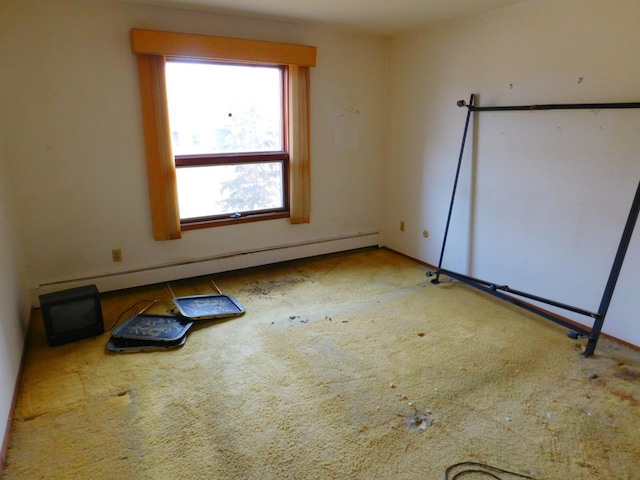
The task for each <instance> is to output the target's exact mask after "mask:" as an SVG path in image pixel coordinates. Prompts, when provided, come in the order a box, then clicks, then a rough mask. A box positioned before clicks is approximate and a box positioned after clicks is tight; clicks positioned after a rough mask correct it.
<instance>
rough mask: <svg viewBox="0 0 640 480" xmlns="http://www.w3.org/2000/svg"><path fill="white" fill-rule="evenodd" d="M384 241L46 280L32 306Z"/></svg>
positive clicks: (367, 237)
mask: <svg viewBox="0 0 640 480" xmlns="http://www.w3.org/2000/svg"><path fill="white" fill-rule="evenodd" d="M381 241H382V235H381V232H380V231H375V232H365V233H356V234H351V235H344V236H340V237H329V238H322V239H315V240H309V241H305V242H298V243H291V244H285V245H273V246H267V247H263V248H259V249H254V250H249V251H238V252H229V253H224V254H220V255H214V256H211V257H205V258H193V259H188V260H182V261H177V262H171V263H167V264H162V265H150V266H148V267H142V268H137V269H132V270H125V271H121V272H114V273H106V274H103V275H95V276H88V277H83V278H73V279H66V280H61V281H56V282H50V283H43V284H40V285H39V286H38V287H37V288H33V289H30V291H29V293H30V300H31V304H32V305H33V306H35V307H38V306H39V305H40V301H39V298H38V297H39V296H40V295H42V294H45V293H50V292H55V291H59V290H65V289H67V288H73V287H78V286H82V285H96V286H97V287H98V290H99V291H100V292H109V291H113V290H121V289H124V288H132V287H139V286H142V285H151V284H154V283H161V282H168V281H173V280H179V279H182V278H189V277H198V276H202V275H210V274H215V273H221V272H228V271H231V270H239V269H243V268H249V267H257V266H262V265H268V264H271V263H278V262H285V261H288V260H296V259H299V258H306V257H313V256H316V255H325V254H328V253H337V252H342V251H347V250H355V249H358V248H365V247H371V246H379V247H381V246H382V244H381Z"/></svg>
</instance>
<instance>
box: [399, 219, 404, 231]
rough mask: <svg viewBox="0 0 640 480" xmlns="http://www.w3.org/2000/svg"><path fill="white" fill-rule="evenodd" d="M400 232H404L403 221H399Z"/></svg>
mask: <svg viewBox="0 0 640 480" xmlns="http://www.w3.org/2000/svg"><path fill="white" fill-rule="evenodd" d="M400 231H401V232H404V220H401V221H400Z"/></svg>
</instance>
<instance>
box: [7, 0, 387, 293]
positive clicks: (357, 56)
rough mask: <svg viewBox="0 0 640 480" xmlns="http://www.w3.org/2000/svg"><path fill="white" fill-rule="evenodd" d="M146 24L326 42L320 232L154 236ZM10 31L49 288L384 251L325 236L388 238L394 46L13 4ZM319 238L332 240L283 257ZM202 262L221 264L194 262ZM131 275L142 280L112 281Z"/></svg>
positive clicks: (99, 7) (60, 1) (36, 275)
mask: <svg viewBox="0 0 640 480" xmlns="http://www.w3.org/2000/svg"><path fill="white" fill-rule="evenodd" d="M134 27H137V28H149V29H158V30H168V31H183V32H189V33H201V34H211V35H219V36H230V37H238V38H251V39H257V40H267V41H276V42H288V43H299V44H307V45H315V46H317V47H318V63H317V67H316V68H314V69H313V71H312V74H311V75H312V77H311V82H312V87H311V88H312V96H311V108H312V131H311V136H312V137H311V138H312V140H311V141H312V147H311V155H312V213H311V215H312V222H311V224H309V225H290V224H289V223H288V220H274V221H268V222H258V223H248V224H243V225H238V226H227V227H220V228H214V229H205V230H197V231H189V232H185V233H184V236H183V238H182V239H181V240H177V241H171V242H155V241H154V240H153V238H152V232H151V224H150V214H149V203H148V194H147V184H146V176H145V175H146V171H145V157H144V145H143V138H142V125H141V115H140V106H139V93H138V84H137V70H136V62H135V57H134V55H133V54H132V53H131V49H130V44H129V31H130V29H131V28H134ZM0 31H1V32H2V33H0V38H1V39H2V45H3V49H2V51H1V53H0V61H1V62H2V63H3V64H4V65H6V66H7V72H6V77H5V78H4V79H3V80H2V81H3V83H4V86H3V93H2V99H1V100H2V105H3V111H4V115H3V119H2V124H1V125H2V128H3V129H4V130H5V132H6V154H7V157H8V158H11V159H12V162H11V165H10V169H9V172H8V175H9V177H10V178H11V181H12V183H13V184H14V185H15V186H16V192H17V195H16V197H17V204H16V207H17V208H18V209H19V211H20V215H19V227H20V229H21V231H22V233H23V239H24V249H25V253H26V258H27V260H28V276H29V280H30V284H31V287H32V288H33V289H34V291H35V292H37V293H42V292H43V291H44V290H45V289H44V288H41V289H39V286H40V285H43V284H50V283H54V285H50V286H49V289H55V288H57V289H60V288H61V287H62V286H65V285H68V284H56V283H55V282H64V281H67V280H77V279H84V280H81V281H80V283H87V281H95V283H98V285H99V287H100V289H101V290H103V291H104V290H105V289H111V288H122V287H126V286H130V285H132V284H140V283H150V282H153V281H164V280H167V279H170V278H176V277H186V276H191V275H199V274H205V273H211V272H215V271H218V270H224V269H230V268H240V267H245V266H249V265H251V264H259V263H269V262H275V261H280V260H283V259H286V258H289V257H295V256H304V255H311V254H318V253H325V252H326V251H334V250H341V249H346V248H354V247H357V246H363V245H365V244H366V245H371V244H377V243H381V237H380V235H379V234H377V233H375V234H374V235H369V236H365V237H356V238H355V239H352V240H342V241H333V242H325V240H327V239H335V238H343V237H351V236H354V235H355V236H358V235H360V234H363V233H371V232H378V231H379V230H380V224H381V214H380V205H381V203H380V202H381V195H380V190H381V182H382V176H381V174H382V170H381V162H382V160H383V157H382V141H383V122H384V107H385V104H384V84H385V71H386V63H385V62H386V48H387V43H386V41H385V40H383V39H379V38H374V37H365V36H353V35H348V34H343V33H338V32H333V31H328V30H322V29H317V28H312V27H307V26H301V25H291V24H284V23H274V22H264V21H257V20H247V19H239V18H233V17H222V16H215V15H206V14H198V13H193V12H186V11H179V10H170V9H163V8H151V7H142V6H133V5H128V4H124V3H111V2H96V1H89V0H57V1H55V2H42V1H39V0H9V1H3V2H2V4H1V5H0ZM308 242H311V243H313V242H321V243H318V244H317V245H314V246H313V247H298V248H294V249H288V250H287V249H282V250H278V249H276V250H272V247H277V246H282V245H292V244H295V245H299V244H305V243H308ZM114 248H121V249H122V252H123V257H124V261H123V262H122V263H121V264H115V263H113V262H112V260H111V250H112V249H114ZM265 249H267V251H266V252H263V253H259V254H255V255H243V256H238V257H233V258H229V255H232V254H234V253H237V252H247V251H254V250H265ZM221 257H225V258H224V259H220V258H221ZM201 259H212V260H211V261H208V262H205V263H204V264H198V263H192V262H194V261H198V260H201ZM176 264H177V265H178V266H176V267H174V268H167V269H165V270H163V271H161V272H160V273H158V272H155V271H148V269H149V268H152V269H153V268H155V267H158V266H167V265H176ZM129 271H137V273H132V274H129V275H125V276H122V277H110V276H109V275H111V274H113V273H118V272H129ZM102 275H105V277H104V278H97V279H96V278H94V277H97V276H102ZM32 296H33V295H32Z"/></svg>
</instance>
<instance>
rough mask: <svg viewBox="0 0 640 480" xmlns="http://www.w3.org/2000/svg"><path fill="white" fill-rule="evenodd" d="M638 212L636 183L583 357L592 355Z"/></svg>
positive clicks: (638, 193)
mask: <svg viewBox="0 0 640 480" xmlns="http://www.w3.org/2000/svg"><path fill="white" fill-rule="evenodd" d="M639 212H640V183H638V188H637V189H636V195H635V197H634V199H633V203H632V204H631V210H630V211H629V216H628V217H627V223H626V224H625V226H624V230H623V232H622V238H621V239H620V244H619V245H618V251H617V252H616V256H615V258H614V260H613V265H612V266H611V272H610V273H609V279H608V280H607V285H606V286H605V289H604V293H603V294H602V300H601V302H600V307H599V308H598V315H597V317H596V320H595V322H594V323H593V328H592V329H591V335H590V336H589V341H588V342H587V346H586V348H585V351H584V354H583V355H584V356H585V357H589V356H591V355H593V352H594V351H595V349H596V344H597V343H598V338H599V337H600V331H601V330H602V325H603V324H604V319H605V317H606V315H607V310H609V304H610V303H611V299H612V297H613V291H614V289H615V288H616V283H617V281H618V277H619V276H620V270H622V264H623V262H624V257H625V255H626V254H627V249H628V248H629V244H630V243H631V236H632V235H633V230H634V228H635V226H636V221H637V220H638V213H639Z"/></svg>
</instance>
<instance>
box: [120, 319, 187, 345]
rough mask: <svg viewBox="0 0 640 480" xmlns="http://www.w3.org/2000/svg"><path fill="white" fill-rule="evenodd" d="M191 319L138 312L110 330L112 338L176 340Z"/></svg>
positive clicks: (185, 329)
mask: <svg viewBox="0 0 640 480" xmlns="http://www.w3.org/2000/svg"><path fill="white" fill-rule="evenodd" d="M191 325H193V322H191V321H185V320H184V319H182V318H180V317H177V316H174V315H155V314H139V315H134V316H133V317H131V318H128V319H127V320H125V321H124V322H122V323H121V324H120V325H118V326H117V327H116V328H114V329H113V331H112V332H111V336H112V337H113V338H126V339H130V340H151V341H155V342H176V341H178V340H180V339H181V338H182V337H184V336H185V334H186V333H187V332H188V331H189V329H190V328H191Z"/></svg>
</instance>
